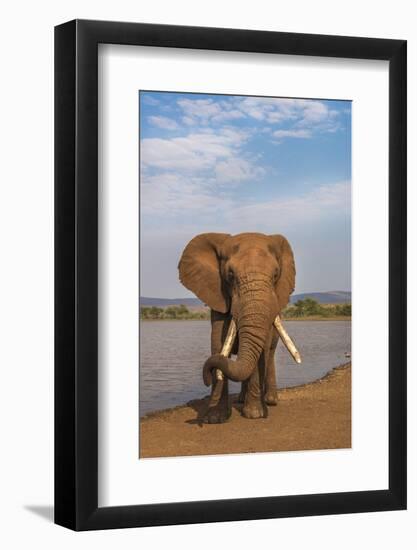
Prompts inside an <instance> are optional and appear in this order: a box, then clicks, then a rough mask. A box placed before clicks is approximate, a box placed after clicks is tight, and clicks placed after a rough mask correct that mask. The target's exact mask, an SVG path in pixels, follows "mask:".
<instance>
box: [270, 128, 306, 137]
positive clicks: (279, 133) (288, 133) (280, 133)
mask: <svg viewBox="0 0 417 550" xmlns="http://www.w3.org/2000/svg"><path fill="white" fill-rule="evenodd" d="M272 135H273V136H274V137H276V138H278V139H282V138H286V137H289V138H299V139H308V138H311V131H310V130H276V131H275V132H273V133H272Z"/></svg>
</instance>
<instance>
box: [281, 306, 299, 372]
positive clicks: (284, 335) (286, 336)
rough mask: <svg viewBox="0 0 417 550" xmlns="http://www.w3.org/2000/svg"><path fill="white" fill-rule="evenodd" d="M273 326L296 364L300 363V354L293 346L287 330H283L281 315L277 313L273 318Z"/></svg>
mask: <svg viewBox="0 0 417 550" xmlns="http://www.w3.org/2000/svg"><path fill="white" fill-rule="evenodd" d="M274 326H275V328H276V329H277V332H278V334H279V336H280V338H281V340H282V341H283V342H284V345H285V347H286V348H287V350H288V351H289V352H290V355H292V357H293V359H294V361H295V362H296V363H298V364H300V363H301V355H300V354H299V353H298V351H297V348H296V347H295V344H294V342H293V341H292V340H291V338H290V336H289V334H288V332H287V331H286V330H285V328H284V325H283V324H282V321H281V317H280V316H279V315H277V316H276V317H275V320H274Z"/></svg>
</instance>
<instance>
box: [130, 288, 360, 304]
mask: <svg viewBox="0 0 417 550" xmlns="http://www.w3.org/2000/svg"><path fill="white" fill-rule="evenodd" d="M306 298H313V300H317V302H319V303H320V304H345V303H350V302H351V299H352V293H351V292H348V291H344V290H332V291H329V292H304V293H302V294H294V295H293V296H291V300H290V302H291V303H292V304H293V303H294V302H296V301H297V300H305V299H306ZM180 304H184V305H185V306H187V307H188V308H201V307H203V306H204V304H203V302H201V301H200V300H199V299H198V298H148V297H145V296H141V297H140V305H141V306H156V307H168V306H177V305H180Z"/></svg>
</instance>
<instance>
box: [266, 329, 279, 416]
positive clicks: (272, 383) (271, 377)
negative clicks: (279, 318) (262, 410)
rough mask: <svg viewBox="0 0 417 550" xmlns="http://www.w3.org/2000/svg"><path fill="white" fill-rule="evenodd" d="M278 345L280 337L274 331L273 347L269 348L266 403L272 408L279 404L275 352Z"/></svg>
mask: <svg viewBox="0 0 417 550" xmlns="http://www.w3.org/2000/svg"><path fill="white" fill-rule="evenodd" d="M277 344H278V336H277V335H276V334H275V331H274V334H273V335H272V339H271V346H270V348H269V354H268V363H267V365H266V380H265V403H266V404H267V405H270V406H271V405H276V404H277V403H278V389H277V378H276V372H275V350H276V348H277Z"/></svg>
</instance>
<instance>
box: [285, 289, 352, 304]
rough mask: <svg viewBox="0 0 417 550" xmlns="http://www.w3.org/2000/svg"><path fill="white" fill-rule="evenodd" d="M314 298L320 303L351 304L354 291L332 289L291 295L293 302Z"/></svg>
mask: <svg viewBox="0 0 417 550" xmlns="http://www.w3.org/2000/svg"><path fill="white" fill-rule="evenodd" d="M306 298H313V300H317V302H319V304H346V303H348V304H350V303H351V301H352V293H351V292H348V291H347V290H331V291H328V292H305V293H302V294H294V295H293V296H291V299H290V302H291V303H292V304H293V303H294V302H296V301H297V300H305V299H306Z"/></svg>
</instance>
